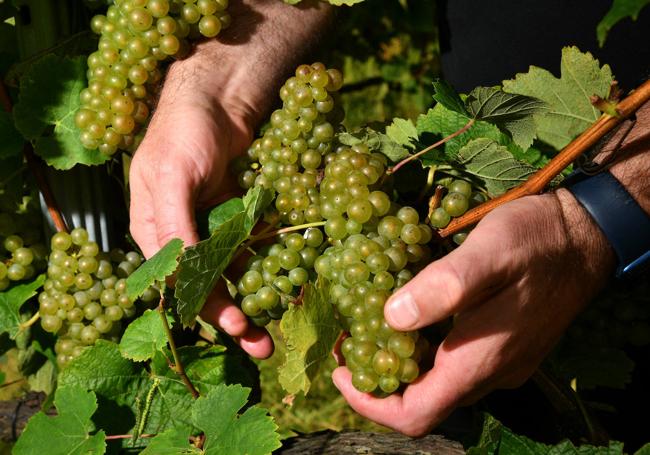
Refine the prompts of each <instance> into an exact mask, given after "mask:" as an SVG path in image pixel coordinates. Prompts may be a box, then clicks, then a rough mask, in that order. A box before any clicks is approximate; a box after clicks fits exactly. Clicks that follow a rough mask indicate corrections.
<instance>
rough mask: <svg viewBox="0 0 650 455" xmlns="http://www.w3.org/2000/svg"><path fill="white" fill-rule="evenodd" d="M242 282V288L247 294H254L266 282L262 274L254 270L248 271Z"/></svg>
mask: <svg viewBox="0 0 650 455" xmlns="http://www.w3.org/2000/svg"><path fill="white" fill-rule="evenodd" d="M240 282H241V285H242V288H243V289H244V290H245V292H246V293H247V294H253V293H255V292H257V290H258V289H259V288H261V287H262V284H264V280H263V279H262V275H261V274H260V273H259V272H257V271H254V270H250V271H248V272H246V273H245V274H244V276H242V278H241V280H240Z"/></svg>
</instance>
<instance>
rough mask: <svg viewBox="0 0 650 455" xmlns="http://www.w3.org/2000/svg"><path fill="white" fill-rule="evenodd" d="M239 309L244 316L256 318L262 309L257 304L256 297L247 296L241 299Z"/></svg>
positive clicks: (253, 295)
mask: <svg viewBox="0 0 650 455" xmlns="http://www.w3.org/2000/svg"><path fill="white" fill-rule="evenodd" d="M241 309H242V311H243V312H244V314H245V315H246V316H250V317H256V316H259V315H260V314H262V308H261V307H260V304H259V299H258V297H257V295H255V294H251V295H247V296H245V297H244V298H243V299H242V302H241Z"/></svg>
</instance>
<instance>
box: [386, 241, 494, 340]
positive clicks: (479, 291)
mask: <svg viewBox="0 0 650 455" xmlns="http://www.w3.org/2000/svg"><path fill="white" fill-rule="evenodd" d="M494 234H495V233H492V232H490V231H489V230H488V229H483V230H482V231H481V230H479V229H478V228H477V230H476V232H472V233H471V234H470V235H469V237H468V238H467V240H466V241H465V243H463V245H462V246H461V247H459V248H457V249H456V250H454V251H452V252H451V253H450V254H448V255H447V256H445V257H443V258H442V259H440V260H438V261H435V262H433V263H431V264H430V265H429V266H428V267H426V268H425V269H424V270H422V271H421V272H420V273H418V274H417V275H416V276H415V277H414V278H413V279H412V280H411V281H409V282H408V283H407V284H406V285H404V286H403V287H402V288H400V289H399V290H398V291H397V292H396V293H395V294H393V295H392V296H391V298H390V299H389V300H388V302H387V303H386V306H385V308H384V315H385V317H386V321H387V322H388V323H389V324H390V325H391V326H392V327H393V328H395V329H397V330H414V329H418V328H421V327H426V326H428V325H431V324H432V323H434V322H437V321H440V320H442V319H444V318H446V317H449V316H451V315H453V314H455V313H457V312H459V311H461V310H462V309H464V308H467V307H468V306H469V305H471V304H473V303H475V302H477V301H479V300H480V299H481V298H482V297H485V296H486V295H489V294H490V293H491V292H495V291H497V290H498V289H499V286H500V283H501V282H503V278H504V277H503V274H504V272H503V271H504V270H505V268H504V266H503V260H502V259H501V258H502V256H503V251H500V250H499V249H498V248H497V245H500V243H497V242H495V241H491V239H490V237H493V236H494Z"/></svg>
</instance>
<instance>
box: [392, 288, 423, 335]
mask: <svg viewBox="0 0 650 455" xmlns="http://www.w3.org/2000/svg"><path fill="white" fill-rule="evenodd" d="M386 316H387V317H388V319H389V321H388V322H389V323H390V325H392V326H393V327H395V328H398V329H408V328H409V327H412V326H414V325H415V324H416V323H417V322H418V320H419V319H420V310H419V309H418V306H417V305H416V304H415V300H414V299H413V296H412V295H411V293H410V292H399V293H397V294H396V295H394V296H393V297H392V298H391V299H390V301H389V302H388V314H387V315H386Z"/></svg>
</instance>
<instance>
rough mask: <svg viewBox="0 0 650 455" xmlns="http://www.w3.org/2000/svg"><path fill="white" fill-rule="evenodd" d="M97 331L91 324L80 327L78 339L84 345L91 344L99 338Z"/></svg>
mask: <svg viewBox="0 0 650 455" xmlns="http://www.w3.org/2000/svg"><path fill="white" fill-rule="evenodd" d="M99 335H100V334H99V331H98V330H97V329H96V328H95V327H94V326H92V325H87V326H85V327H84V328H83V329H81V333H80V334H79V340H80V341H81V342H82V343H83V344H85V345H87V346H88V345H92V344H95V342H96V341H97V340H98V339H99Z"/></svg>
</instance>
